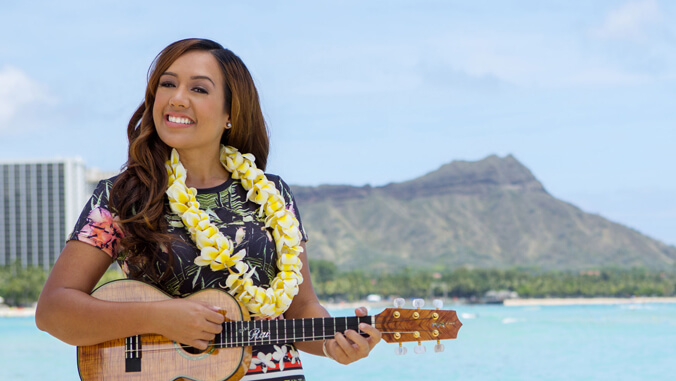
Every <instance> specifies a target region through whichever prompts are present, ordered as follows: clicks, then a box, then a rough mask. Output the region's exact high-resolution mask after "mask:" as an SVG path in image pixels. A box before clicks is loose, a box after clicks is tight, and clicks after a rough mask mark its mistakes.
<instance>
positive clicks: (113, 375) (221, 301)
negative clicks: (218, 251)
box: [77, 279, 251, 381]
mask: <svg viewBox="0 0 676 381" xmlns="http://www.w3.org/2000/svg"><path fill="white" fill-rule="evenodd" d="M92 296H94V297H95V298H97V299H101V300H106V301H112V302H152V301H162V300H167V299H171V296H169V295H167V294H166V293H164V292H163V291H161V290H159V289H157V288H155V287H153V286H150V285H148V284H146V283H143V282H139V281H133V280H127V279H125V280H119V281H113V282H109V283H106V284H104V285H103V286H101V287H99V288H97V289H96V290H94V292H93V293H92ZM188 299H193V300H199V301H203V302H206V303H209V304H211V305H214V306H219V307H220V308H221V309H222V312H221V313H223V315H224V316H225V320H226V321H241V320H249V312H248V311H247V310H246V309H245V308H242V307H241V305H240V304H239V303H238V302H237V301H236V300H235V299H234V298H233V297H232V296H230V295H229V294H227V293H225V292H223V291H219V290H215V289H205V290H201V291H198V292H196V293H194V294H192V295H190V296H189V297H188ZM137 349H139V350H137ZM77 357H78V371H79V373H80V378H81V379H82V380H84V381H90V380H91V381H94V380H144V381H146V380H147V381H153V380H157V381H167V380H177V379H189V380H197V381H223V380H230V381H236V380H239V379H240V378H242V376H244V374H245V373H246V371H247V369H248V368H249V364H250V362H251V347H250V346H249V347H234V348H216V347H214V346H213V345H212V346H210V347H209V348H207V349H206V350H205V351H199V350H197V349H195V348H187V349H186V348H183V347H182V346H181V344H179V343H177V342H175V341H172V340H169V339H167V338H166V337H163V336H161V335H153V334H147V335H139V336H135V337H134V338H127V339H124V338H123V339H117V340H112V341H107V342H105V343H101V344H97V345H90V346H80V347H78V348H77Z"/></svg>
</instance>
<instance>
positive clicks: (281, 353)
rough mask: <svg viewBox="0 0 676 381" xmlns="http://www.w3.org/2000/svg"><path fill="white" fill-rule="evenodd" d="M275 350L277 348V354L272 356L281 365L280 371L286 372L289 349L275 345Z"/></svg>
mask: <svg viewBox="0 0 676 381" xmlns="http://www.w3.org/2000/svg"><path fill="white" fill-rule="evenodd" d="M273 348H275V353H273V354H272V358H273V359H274V360H275V361H277V362H278V363H279V370H284V357H286V352H287V351H288V348H287V347H286V345H282V346H281V347H278V346H276V345H274V346H273Z"/></svg>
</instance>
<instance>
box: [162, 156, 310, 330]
mask: <svg viewBox="0 0 676 381" xmlns="http://www.w3.org/2000/svg"><path fill="white" fill-rule="evenodd" d="M220 160H221V164H222V165H223V167H225V169H227V170H228V171H229V172H230V173H231V176H232V178H233V179H240V181H241V184H242V186H243V187H244V189H245V190H247V191H248V193H247V199H249V200H251V201H253V202H255V203H257V204H259V205H260V208H259V210H258V215H259V216H263V215H265V227H266V228H271V229H272V235H273V237H274V238H275V245H276V248H277V267H278V269H279V272H278V273H277V275H276V276H275V278H274V279H273V280H272V282H271V284H270V287H268V288H267V289H266V288H263V287H258V286H254V285H253V280H252V279H251V276H252V275H253V273H254V271H255V270H256V268H255V267H254V268H251V269H249V265H248V264H247V263H245V262H244V261H243V260H242V259H243V258H244V256H245V255H246V251H245V249H242V250H240V251H238V252H237V253H236V254H235V255H233V254H232V252H233V249H234V247H233V243H232V241H231V240H230V238H229V237H226V236H225V235H224V234H223V233H221V232H220V231H219V230H218V227H217V226H216V225H214V224H213V223H212V222H211V221H210V219H209V215H208V214H207V213H206V212H205V211H203V210H201V209H200V205H199V202H197V199H196V198H195V195H196V194H197V190H196V189H195V188H188V187H187V185H186V184H185V180H186V177H187V171H186V169H185V167H183V165H182V164H181V162H180V161H179V158H178V152H177V151H176V149H173V150H172V151H171V158H170V159H169V160H168V161H167V162H166V165H165V167H166V168H167V173H168V174H169V185H168V188H167V196H169V206H170V207H171V210H172V211H173V212H174V213H176V214H177V215H178V216H179V217H181V220H182V221H183V224H184V225H185V226H186V228H187V229H188V231H189V232H190V237H191V238H192V240H193V241H194V242H195V244H196V245H197V248H198V249H199V250H200V255H199V256H198V257H197V258H195V264H196V265H198V266H206V265H209V266H210V268H211V270H213V271H219V270H225V269H227V270H228V271H229V272H230V275H229V276H228V278H227V279H226V286H227V287H228V288H229V289H230V291H229V293H230V294H231V295H233V296H234V297H235V298H236V299H237V300H239V301H240V302H241V303H242V304H244V305H245V306H246V307H247V309H248V310H249V311H250V312H251V314H252V316H263V317H276V316H279V315H280V314H282V313H283V312H284V311H286V310H287V309H288V308H289V306H290V305H291V301H292V300H293V297H294V296H296V294H298V286H299V285H300V284H301V283H302V282H303V276H302V275H301V272H300V270H301V268H302V266H303V264H302V262H301V261H300V259H299V257H298V256H299V254H300V253H301V252H302V251H303V248H302V247H301V246H300V243H301V238H302V233H301V231H300V229H299V223H298V220H297V219H296V217H295V216H294V214H293V212H292V211H289V210H287V209H286V205H285V201H284V198H283V197H282V195H281V194H280V192H279V190H277V189H276V187H275V184H274V183H273V182H271V181H269V180H268V179H267V178H266V177H265V174H264V173H263V171H261V170H260V169H258V168H257V167H256V164H254V160H255V157H254V156H253V155H252V154H241V153H240V152H239V151H238V150H237V149H236V148H234V147H231V146H221V151H220ZM241 239H242V237H241V236H240V233H239V232H238V234H237V237H236V238H235V240H236V242H237V243H239V241H240V240H241Z"/></svg>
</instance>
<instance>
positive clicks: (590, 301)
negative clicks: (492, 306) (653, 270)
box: [503, 296, 676, 307]
mask: <svg viewBox="0 0 676 381" xmlns="http://www.w3.org/2000/svg"><path fill="white" fill-rule="evenodd" d="M648 303H676V297H669V296H636V297H631V298H604V297H600V298H541V299H535V298H534V299H505V300H504V301H503V305H505V306H507V307H523V306H575V305H613V304H648Z"/></svg>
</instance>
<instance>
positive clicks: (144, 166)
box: [110, 39, 269, 280]
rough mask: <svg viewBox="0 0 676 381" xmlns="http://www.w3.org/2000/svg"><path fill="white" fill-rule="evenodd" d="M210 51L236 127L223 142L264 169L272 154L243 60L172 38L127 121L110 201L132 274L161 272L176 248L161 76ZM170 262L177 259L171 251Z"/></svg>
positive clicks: (199, 42) (213, 46)
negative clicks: (160, 129) (158, 107)
mask: <svg viewBox="0 0 676 381" xmlns="http://www.w3.org/2000/svg"><path fill="white" fill-rule="evenodd" d="M195 50H200V51H208V52H209V53H211V54H212V55H213V56H214V58H216V60H217V61H218V63H219V65H220V67H221V70H222V71H223V77H224V82H225V83H223V86H224V88H225V111H226V112H227V113H228V114H229V115H230V121H231V123H232V128H231V129H229V130H226V132H225V133H224V134H223V136H222V137H221V143H222V144H227V145H231V146H233V147H236V148H237V149H239V150H240V151H241V152H249V153H252V154H253V155H254V156H255V157H256V164H257V166H258V168H261V169H263V170H264V169H265V165H266V164H267V159H268V151H269V138H268V129H267V126H266V124H265V120H264V119H263V113H262V111H261V107H260V101H259V98H258V92H257V91H256V87H255V85H254V82H253V79H252V77H251V74H250V73H249V70H248V69H247V68H246V66H245V65H244V63H243V62H242V60H241V59H240V58H239V57H237V56H236V55H235V54H234V53H233V52H231V51H230V50H228V49H224V48H223V46H221V45H220V44H218V43H216V42H214V41H211V40H205V39H186V40H181V41H177V42H174V43H172V44H171V45H169V46H167V47H166V48H164V50H162V52H160V54H158V55H157V57H155V60H154V61H153V63H152V65H151V66H150V69H149V70H148V85H147V87H146V95H145V100H144V102H143V103H142V104H141V105H140V106H139V108H138V109H137V110H136V112H134V114H133V116H132V117H131V119H130V120H129V125H128V126H127V137H128V138H129V154H128V159H127V162H126V163H125V165H124V167H123V171H122V173H121V174H120V175H119V176H118V177H117V179H116V180H115V182H114V183H113V187H112V189H111V194H110V200H111V206H112V207H113V209H114V210H116V211H117V214H118V216H119V218H120V226H121V227H122V230H123V232H124V239H122V242H121V243H122V247H123V248H124V249H125V250H126V251H127V253H128V254H127V261H128V263H129V264H130V265H131V266H130V269H132V274H131V275H132V277H139V276H141V275H143V274H146V275H148V276H150V277H151V278H153V279H156V280H157V279H160V278H161V277H162V275H165V274H159V273H158V272H157V269H156V268H155V267H154V266H153V265H152V264H153V263H155V262H156V261H157V260H158V259H159V258H160V257H159V256H160V255H161V253H162V252H163V251H164V252H169V253H170V252H171V240H172V238H171V236H170V235H169V234H167V227H168V226H167V220H166V218H165V214H166V213H167V212H169V210H168V208H167V206H166V203H165V201H166V196H165V191H166V189H167V181H168V177H167V172H166V170H165V168H164V163H165V161H166V160H167V159H168V158H169V153H170V152H171V147H169V146H168V145H166V144H165V143H164V142H163V141H162V140H161V139H160V137H159V135H158V134H157V130H156V129H155V124H154V122H153V105H154V103H155V94H156V93H157V87H158V85H159V81H160V77H161V76H162V74H163V73H164V72H166V71H167V69H168V68H169V67H170V66H171V64H172V63H174V61H176V59H178V58H179V57H180V56H182V55H183V54H185V53H187V52H189V51H195ZM168 257H169V266H168V267H167V268H171V266H172V264H173V261H172V256H171V255H169V256H168Z"/></svg>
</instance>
